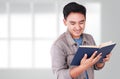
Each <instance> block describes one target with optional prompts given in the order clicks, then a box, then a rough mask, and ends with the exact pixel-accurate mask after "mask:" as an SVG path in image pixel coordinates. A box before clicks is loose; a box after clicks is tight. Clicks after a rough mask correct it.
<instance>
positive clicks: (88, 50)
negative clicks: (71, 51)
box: [71, 42, 116, 66]
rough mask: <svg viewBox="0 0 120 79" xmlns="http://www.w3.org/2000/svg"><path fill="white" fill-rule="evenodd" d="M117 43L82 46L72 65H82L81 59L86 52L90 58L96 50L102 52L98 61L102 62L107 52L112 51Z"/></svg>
mask: <svg viewBox="0 0 120 79" xmlns="http://www.w3.org/2000/svg"><path fill="white" fill-rule="evenodd" d="M115 45H116V43H108V42H107V43H103V44H101V45H99V46H80V47H79V48H78V50H77V52H76V54H75V56H74V58H73V60H72V62H71V65H75V66H78V65H80V61H81V59H82V58H83V57H84V54H87V58H90V57H91V55H92V54H93V53H94V52H95V51H97V54H99V53H102V57H101V59H100V60H99V61H98V62H102V61H103V58H105V57H106V55H107V54H109V53H111V51H112V49H113V48H114V47H115Z"/></svg>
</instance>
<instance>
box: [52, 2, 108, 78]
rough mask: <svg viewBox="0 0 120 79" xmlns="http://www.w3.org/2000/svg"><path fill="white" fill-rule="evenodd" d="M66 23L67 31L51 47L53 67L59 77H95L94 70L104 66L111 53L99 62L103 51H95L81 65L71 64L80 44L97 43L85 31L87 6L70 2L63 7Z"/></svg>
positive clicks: (84, 58) (83, 59) (85, 56)
mask: <svg viewBox="0 0 120 79" xmlns="http://www.w3.org/2000/svg"><path fill="white" fill-rule="evenodd" d="M63 15H64V20H63V22H64V24H65V26H66V27H67V31H66V32H65V33H63V34H62V35H60V36H59V37H58V39H57V40H56V41H55V42H54V44H53V45H52V48H51V58H52V69H53V72H54V73H55V74H56V76H57V79H94V70H99V69H102V68H103V67H104V64H105V62H106V61H108V60H109V59H110V55H107V56H106V58H104V60H103V62H99V63H97V62H98V60H99V59H100V58H101V53H100V54H98V55H97V56H96V54H97V52H96V51H95V52H94V53H93V55H92V56H91V57H90V58H88V59H87V54H85V55H84V57H83V58H82V60H81V62H80V65H79V66H71V65H70V64H71V61H72V59H73V57H74V55H75V53H76V51H77V49H78V47H79V46H80V45H95V42H94V39H93V37H92V36H91V35H90V34H86V33H83V32H84V28H85V22H86V8H85V7H84V6H83V5H80V4H78V3H75V2H71V3H68V4H67V5H65V7H64V9H63Z"/></svg>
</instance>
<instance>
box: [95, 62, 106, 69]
mask: <svg viewBox="0 0 120 79" xmlns="http://www.w3.org/2000/svg"><path fill="white" fill-rule="evenodd" d="M102 63H103V62H102ZM96 64H97V63H96ZM96 64H95V65H94V69H95V70H100V69H102V68H103V67H104V66H105V63H103V64H104V65H103V66H102V67H97V65H96Z"/></svg>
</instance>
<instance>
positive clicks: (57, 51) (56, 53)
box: [51, 45, 72, 79]
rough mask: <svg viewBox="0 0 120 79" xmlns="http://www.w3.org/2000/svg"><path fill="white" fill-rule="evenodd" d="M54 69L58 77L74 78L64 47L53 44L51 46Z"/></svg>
mask: <svg viewBox="0 0 120 79" xmlns="http://www.w3.org/2000/svg"><path fill="white" fill-rule="evenodd" d="M51 59H52V70H53V73H54V74H55V75H56V76H57V79H72V78H71V76H70V68H69V67H68V65H67V55H66V54H65V52H64V50H63V47H60V46H59V45H53V46H52V48H51Z"/></svg>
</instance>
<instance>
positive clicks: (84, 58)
mask: <svg viewBox="0 0 120 79" xmlns="http://www.w3.org/2000/svg"><path fill="white" fill-rule="evenodd" d="M86 59H87V54H85V55H84V57H83V58H82V60H81V63H82V62H84V61H85V60H86Z"/></svg>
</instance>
